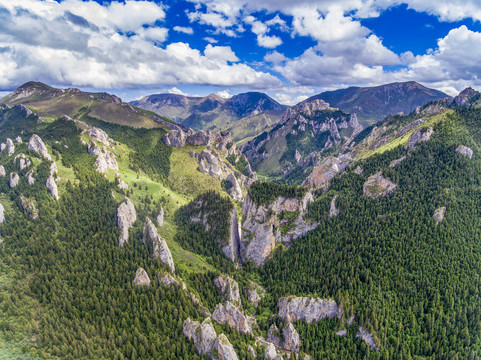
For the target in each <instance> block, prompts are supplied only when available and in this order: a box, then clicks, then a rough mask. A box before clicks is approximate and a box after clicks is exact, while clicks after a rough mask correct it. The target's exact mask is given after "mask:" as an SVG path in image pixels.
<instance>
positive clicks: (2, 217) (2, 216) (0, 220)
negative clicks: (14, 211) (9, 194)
mask: <svg viewBox="0 0 481 360" xmlns="http://www.w3.org/2000/svg"><path fill="white" fill-rule="evenodd" d="M4 221H5V209H4V208H3V205H2V204H0V224H3V222H4Z"/></svg>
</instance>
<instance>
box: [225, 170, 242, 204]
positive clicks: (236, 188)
mask: <svg viewBox="0 0 481 360" xmlns="http://www.w3.org/2000/svg"><path fill="white" fill-rule="evenodd" d="M225 181H226V182H227V184H228V185H227V193H228V194H229V195H230V197H231V198H233V199H234V200H237V201H242V199H243V196H242V189H241V187H240V185H239V183H238V182H237V179H236V177H235V176H234V174H232V173H231V174H229V175H228V176H227V178H226V179H225Z"/></svg>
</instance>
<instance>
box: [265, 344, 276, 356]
mask: <svg viewBox="0 0 481 360" xmlns="http://www.w3.org/2000/svg"><path fill="white" fill-rule="evenodd" d="M264 358H265V359H267V360H278V357H277V350H276V347H275V346H274V344H272V343H269V344H268V345H267V347H266V350H265V351H264Z"/></svg>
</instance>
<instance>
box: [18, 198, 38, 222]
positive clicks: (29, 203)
mask: <svg viewBox="0 0 481 360" xmlns="http://www.w3.org/2000/svg"><path fill="white" fill-rule="evenodd" d="M20 205H21V206H22V209H23V210H24V211H25V212H26V213H27V214H28V216H30V218H31V219H32V220H35V219H36V218H38V210H37V207H36V206H35V202H34V201H33V200H32V199H27V198H26V197H25V196H23V195H20Z"/></svg>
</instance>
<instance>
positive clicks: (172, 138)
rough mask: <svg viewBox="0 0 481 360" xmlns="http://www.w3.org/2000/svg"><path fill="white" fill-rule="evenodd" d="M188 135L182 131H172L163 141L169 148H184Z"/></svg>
mask: <svg viewBox="0 0 481 360" xmlns="http://www.w3.org/2000/svg"><path fill="white" fill-rule="evenodd" d="M186 138H187V135H186V133H185V132H184V131H182V130H170V131H169V133H168V134H167V135H165V136H164V137H163V138H162V141H163V142H164V143H165V145H167V146H174V147H183V146H184V145H185V140H186Z"/></svg>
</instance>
